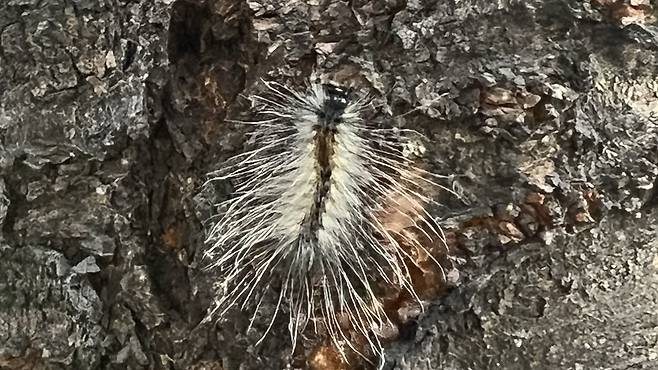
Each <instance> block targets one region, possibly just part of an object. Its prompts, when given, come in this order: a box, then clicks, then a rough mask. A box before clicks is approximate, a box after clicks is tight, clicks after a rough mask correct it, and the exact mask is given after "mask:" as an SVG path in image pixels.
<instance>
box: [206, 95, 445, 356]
mask: <svg viewBox="0 0 658 370" xmlns="http://www.w3.org/2000/svg"><path fill="white" fill-rule="evenodd" d="M264 84H265V86H266V87H267V91H268V93H267V94H265V95H256V96H253V97H252V100H253V101H254V102H256V103H257V104H258V106H259V107H260V108H259V110H258V113H259V114H260V116H261V117H263V119H262V120H259V121H252V122H244V121H234V122H240V123H241V124H248V125H253V126H254V132H253V133H251V135H253V138H254V140H255V142H256V146H257V147H256V148H255V149H253V150H251V151H248V152H246V153H242V154H239V155H237V156H235V157H232V158H230V159H229V160H228V161H227V162H226V163H225V164H224V165H223V167H222V168H221V169H220V170H218V171H216V172H214V173H211V174H210V180H209V181H214V180H230V181H231V182H232V183H233V185H234V192H233V194H232V197H231V198H230V199H228V200H226V201H224V202H221V203H219V204H217V207H218V209H219V211H220V214H219V216H218V217H217V218H216V221H215V222H213V223H212V225H211V228H210V231H209V236H208V239H207V243H208V244H209V248H208V250H207V252H206V255H205V257H206V258H208V259H209V265H210V267H213V268H217V269H218V271H219V276H220V278H221V282H222V284H223V292H222V294H220V297H219V298H218V300H217V302H216V305H215V306H214V308H213V309H212V312H211V313H210V315H211V316H213V317H217V316H219V317H222V316H223V315H224V314H225V313H226V312H227V311H228V310H229V309H231V307H234V306H239V307H240V308H241V309H247V308H250V309H252V310H253V313H254V314H253V316H252V317H251V321H250V327H251V325H252V324H253V323H254V320H255V318H256V317H257V313H258V311H259V308H260V307H261V305H262V304H263V302H264V301H265V302H268V298H266V297H269V302H270V303H272V304H275V309H274V313H273V315H272V318H271V320H270V321H269V325H268V327H267V330H266V331H265V334H264V335H263V337H262V338H261V340H260V341H262V340H263V338H264V337H265V335H266V334H267V333H268V332H269V331H270V329H271V327H272V324H273V323H274V320H275V318H276V316H277V315H278V314H279V313H280V312H285V311H287V312H288V313H289V320H290V321H289V330H290V334H291V340H292V343H293V349H294V346H295V343H296V341H297V336H298V334H299V333H301V332H302V331H304V329H305V328H306V326H307V323H308V322H309V321H311V322H313V324H314V327H315V330H316V333H317V332H318V327H320V328H321V331H322V332H323V333H325V334H327V335H328V336H329V337H330V338H331V340H332V341H333V344H334V346H335V347H336V348H337V349H338V350H339V351H340V353H341V354H342V355H343V356H345V355H344V352H343V349H344V347H345V346H347V347H349V348H351V349H352V350H354V351H355V352H356V353H359V354H361V352H360V349H359V348H357V347H359V346H357V345H355V343H354V333H356V335H358V336H362V338H365V340H366V342H367V343H365V344H366V345H367V347H369V349H370V350H371V351H373V352H374V353H375V354H378V355H381V354H382V353H383V352H382V345H381V342H380V339H379V338H378V336H377V335H376V334H377V333H378V332H379V331H380V330H381V329H383V328H385V327H388V326H390V325H392V323H391V321H390V318H389V316H388V315H387V313H386V311H385V309H384V305H383V303H382V302H381V298H378V297H381V296H382V292H381V287H382V286H384V287H386V286H392V285H394V286H395V287H396V289H400V288H401V289H403V290H405V291H407V292H409V293H410V294H411V295H412V296H413V297H416V298H417V295H416V293H415V292H414V287H413V285H412V277H411V275H410V271H409V267H410V265H409V264H410V263H414V262H413V260H414V257H418V254H422V255H423V256H424V258H425V260H427V259H428V258H429V259H432V258H434V257H432V255H431V254H430V253H429V252H428V251H427V250H426V248H425V246H424V245H423V243H421V242H419V239H418V238H416V237H414V236H413V235H412V234H410V233H407V232H404V231H403V230H402V229H403V228H404V227H392V226H390V222H387V221H384V220H385V219H387V218H388V219H389V220H390V219H391V218H393V219H397V220H398V222H399V223H402V224H404V226H405V227H407V226H411V227H414V228H415V229H416V231H417V234H418V233H422V235H424V236H423V238H426V239H424V240H438V241H443V242H445V238H444V236H443V234H442V232H441V229H440V228H439V227H438V225H437V224H436V223H435V222H434V221H433V219H432V217H431V216H430V215H429V214H428V212H427V211H426V205H427V204H428V203H430V202H431V201H432V199H431V197H430V196H429V195H428V193H427V192H426V190H427V189H428V188H434V187H436V186H438V187H440V188H443V187H442V186H440V185H438V184H436V183H435V182H434V181H433V179H432V177H434V175H432V174H430V173H429V172H427V171H424V170H422V169H420V168H417V167H415V166H414V164H413V162H414V160H413V159H411V158H410V157H409V155H408V153H407V151H408V149H409V148H410V147H411V143H412V140H411V139H410V138H409V137H411V136H412V135H413V134H414V133H415V131H411V130H403V129H397V128H384V127H376V125H373V124H370V123H368V122H366V121H365V120H364V117H363V112H364V110H365V108H366V107H367V106H368V98H367V97H366V96H361V97H353V96H350V94H348V93H347V92H346V91H345V90H343V89H341V88H339V87H336V86H333V85H327V84H324V85H323V84H319V83H311V84H310V86H308V87H307V88H306V89H304V90H300V91H297V90H293V89H290V88H288V87H286V86H284V85H281V84H278V83H275V82H264ZM444 189H445V188H444ZM412 254H415V256H412ZM434 262H435V263H436V265H437V266H439V268H441V266H440V264H439V263H438V262H437V261H436V260H434ZM441 271H442V270H441ZM444 278H445V276H444ZM272 294H273V295H274V297H272ZM260 341H259V342H260Z"/></svg>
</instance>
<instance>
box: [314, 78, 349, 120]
mask: <svg viewBox="0 0 658 370" xmlns="http://www.w3.org/2000/svg"><path fill="white" fill-rule="evenodd" d="M322 87H323V88H324V92H325V100H324V104H323V106H322V108H321V109H320V111H319V112H318V118H319V123H320V126H321V127H323V128H327V129H330V130H332V131H333V130H335V129H336V126H337V125H339V124H340V123H341V122H342V121H343V113H344V112H345V107H347V99H348V91H347V90H345V89H342V88H340V87H338V86H334V85H328V84H325V85H322Z"/></svg>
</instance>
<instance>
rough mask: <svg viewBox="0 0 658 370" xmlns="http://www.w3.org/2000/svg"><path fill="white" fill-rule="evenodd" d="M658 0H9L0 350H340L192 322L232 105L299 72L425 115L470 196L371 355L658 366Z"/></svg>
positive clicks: (393, 359) (105, 359)
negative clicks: (415, 307)
mask: <svg viewBox="0 0 658 370" xmlns="http://www.w3.org/2000/svg"><path fill="white" fill-rule="evenodd" d="M657 9H658V4H657V3H656V2H655V1H650V0H623V1H621V0H620V1H617V0H584V1H580V0H545V1H542V0H526V1H515V0H464V1H424V0H409V1H406V2H405V1H398V0H381V1H379V0H375V1H365V0H363V1H360V0H355V1H350V2H347V1H325V0H316V1H308V2H307V1H298V2H297V1H286V0H282V1H279V0H253V1H245V2H240V1H236V0H205V1H201V0H199V1H194V0H187V1H184V0H177V1H173V0H135V1H126V0H106V1H86V0H71V1H43V0H2V1H1V2H0V140H1V141H0V170H1V171H2V172H1V174H2V178H1V179H0V225H2V231H1V234H0V256H1V258H0V368H8V369H30V368H47V369H141V368H148V369H161V368H167V369H238V368H240V369H283V368H285V367H286V366H287V365H288V364H290V366H291V367H292V368H314V369H330V368H332V367H331V366H334V365H321V364H318V363H317V362H313V361H312V358H311V357H312V356H313V355H312V354H313V345H311V344H308V345H302V346H301V349H299V350H298V351H297V352H296V354H295V355H294V356H291V355H290V349H291V346H290V344H289V343H288V342H287V341H285V340H282V338H284V337H285V335H286V330H287V329H286V323H285V320H281V321H280V322H279V321H277V323H276V325H275V327H274V328H273V333H272V334H271V338H270V339H268V340H267V341H265V342H264V344H263V345H261V346H259V347H255V346H254V343H255V342H256V340H257V339H258V337H259V336H258V335H257V334H258V333H256V334H253V333H246V334H245V327H246V326H245V324H244V321H245V318H244V317H241V316H240V315H239V314H236V315H235V317H234V320H233V319H232V320H226V321H225V322H222V323H219V324H217V325H210V324H208V323H205V322H202V320H203V318H204V317H205V315H206V310H207V309H208V307H209V306H210V305H211V304H212V302H213V299H214V297H213V291H214V289H213V283H214V279H213V275H212V273H209V272H205V271H203V270H202V269H200V266H201V263H200V260H201V253H202V251H203V248H204V246H203V245H204V244H203V242H204V221H205V220H206V219H208V217H210V216H211V215H212V212H213V211H212V207H211V204H212V203H213V202H214V201H216V199H217V197H221V196H222V194H221V193H222V191H224V190H223V189H221V188H210V187H203V186H202V185H203V183H204V181H205V179H206V178H205V175H206V174H207V173H208V172H210V171H212V170H214V169H217V168H218V167H219V165H220V164H221V161H222V160H223V159H225V158H226V157H227V155H229V154H231V153H235V152H237V151H239V150H240V148H241V147H242V145H243V142H244V138H243V136H242V133H241V132H235V131H233V129H232V128H231V127H232V126H230V125H228V124H226V123H225V119H226V118H234V117H238V116H239V115H241V114H242V113H243V112H245V111H247V110H248V109H249V107H248V106H247V105H246V104H245V102H244V99H243V98H242V95H243V94H245V95H248V94H249V93H251V92H253V91H254V89H255V87H254V86H256V85H257V82H258V81H259V79H261V78H263V79H266V80H275V81H280V82H282V83H287V84H289V85H291V86H297V85H300V84H301V83H302V82H303V81H304V79H305V78H307V77H308V76H309V75H310V74H311V72H312V71H316V72H320V73H328V74H331V75H332V76H333V77H334V78H335V79H337V80H340V81H341V82H343V83H348V84H351V85H354V86H357V87H358V88H359V89H361V90H363V91H366V92H369V93H370V94H371V95H373V96H376V97H378V98H380V99H381V101H382V102H383V104H384V106H383V107H380V109H381V110H382V111H386V110H389V111H390V112H391V113H392V115H393V116H397V120H398V122H399V123H400V124H402V125H404V126H406V127H410V128H414V129H417V130H419V131H422V132H423V133H425V134H426V135H427V136H428V137H429V138H430V143H431V145H429V147H428V148H427V149H428V150H427V153H428V156H429V162H430V165H431V167H432V169H433V171H435V172H437V173H439V174H442V175H452V179H453V182H452V184H451V185H452V186H453V187H454V188H455V189H458V191H459V193H460V194H461V195H462V196H463V201H460V200H457V199H455V198H450V197H442V198H441V201H442V202H443V206H442V207H437V209H435V210H433V211H434V212H435V215H436V216H437V217H439V218H440V219H441V220H442V221H441V224H442V226H443V228H444V229H445V230H446V231H447V233H448V234H449V236H450V246H451V248H452V249H454V250H455V251H457V252H456V255H455V258H454V262H455V265H456V266H457V267H458V270H459V271H460V274H459V277H458V278H456V279H455V284H454V285H455V286H454V287H453V288H451V289H450V290H449V291H448V292H447V293H446V294H445V295H443V296H437V297H436V298H435V299H434V300H432V302H431V305H429V307H427V309H426V310H425V311H424V312H423V313H420V314H419V315H418V317H417V318H414V319H413V320H412V319H410V320H409V322H408V323H407V324H409V325H407V327H406V329H405V333H401V335H400V336H399V338H398V340H395V341H393V342H391V343H389V344H388V345H387V348H386V365H385V367H386V368H391V369H489V368H500V369H627V368H641V369H654V368H658V314H656V312H657V311H658V303H657V302H658V232H657V231H656V229H657V225H658V217H657V206H658V191H657V190H656V188H657V187H658V57H657V55H658V54H657V53H656V52H657V50H658V23H657V21H656V18H657V17H658V10H657ZM400 309H403V308H402V307H401V308H400ZM266 324H267V323H265V326H266ZM256 331H258V329H257V330H256ZM252 334H253V335H252ZM341 366H342V365H341ZM350 366H351V367H352V368H357V367H361V366H365V367H367V365H366V364H360V363H353V364H351V365H350Z"/></svg>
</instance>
